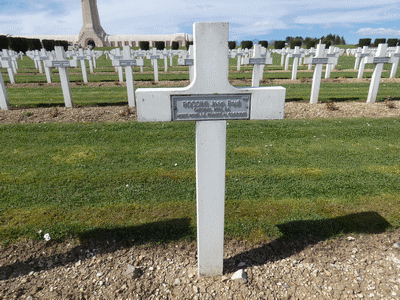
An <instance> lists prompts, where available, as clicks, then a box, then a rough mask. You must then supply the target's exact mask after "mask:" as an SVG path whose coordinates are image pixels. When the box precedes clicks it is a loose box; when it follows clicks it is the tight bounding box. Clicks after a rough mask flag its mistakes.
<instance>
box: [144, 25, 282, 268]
mask: <svg viewBox="0 0 400 300" xmlns="http://www.w3.org/2000/svg"><path fill="white" fill-rule="evenodd" d="M228 34H229V24H228V23H195V24H194V66H193V68H194V79H193V81H192V82H191V84H190V85H189V86H188V87H185V88H159V89H137V90H136V104H137V114H138V121H139V122H168V121H188V120H192V121H196V197H197V242H198V266H199V276H217V275H222V272H223V245H224V207H225V161H226V159H225V156H226V154H225V153H226V120H267V119H283V116H284V107H285V93H286V90H285V89H284V88H283V87H254V88H235V87H233V86H232V85H231V84H230V83H229V80H228V70H229V61H228Z"/></svg>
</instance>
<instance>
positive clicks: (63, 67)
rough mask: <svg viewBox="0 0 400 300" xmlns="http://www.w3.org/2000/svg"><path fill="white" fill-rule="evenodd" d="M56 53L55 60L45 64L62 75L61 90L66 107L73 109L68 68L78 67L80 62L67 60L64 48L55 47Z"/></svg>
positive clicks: (47, 61)
mask: <svg viewBox="0 0 400 300" xmlns="http://www.w3.org/2000/svg"><path fill="white" fill-rule="evenodd" d="M54 51H55V54H56V59H55V60H45V61H44V63H45V65H46V66H47V67H49V68H58V72H59V74H60V81H61V88H62V91H63V95H64V103H65V107H73V103H72V96H71V85H70V83H69V78H68V68H69V67H77V66H78V61H73V60H72V61H71V60H67V59H66V58H65V52H64V48H63V47H61V46H55V47H54Z"/></svg>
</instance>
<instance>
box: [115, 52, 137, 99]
mask: <svg viewBox="0 0 400 300" xmlns="http://www.w3.org/2000/svg"><path fill="white" fill-rule="evenodd" d="M112 65H113V66H114V67H118V68H122V67H125V75H126V88H127V91H128V105H129V107H135V106H136V104H135V86H134V81H133V71H132V67H135V66H139V65H141V66H143V59H133V58H132V55H131V48H130V47H129V46H124V47H123V52H122V59H113V60H112Z"/></svg>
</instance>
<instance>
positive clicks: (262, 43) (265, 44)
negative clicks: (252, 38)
mask: <svg viewBox="0 0 400 300" xmlns="http://www.w3.org/2000/svg"><path fill="white" fill-rule="evenodd" d="M258 43H259V44H260V45H261V46H262V47H264V48H268V41H259V42H258Z"/></svg>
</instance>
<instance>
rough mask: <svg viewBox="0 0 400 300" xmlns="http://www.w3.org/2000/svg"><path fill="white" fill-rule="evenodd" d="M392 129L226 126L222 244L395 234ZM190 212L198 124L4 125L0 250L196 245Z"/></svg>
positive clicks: (380, 122)
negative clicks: (43, 241) (38, 242)
mask: <svg viewBox="0 0 400 300" xmlns="http://www.w3.org/2000/svg"><path fill="white" fill-rule="evenodd" d="M399 122H400V121H399V120H398V119H395V118H387V119H333V120H288V119H285V120H281V121H229V122H228V125H227V162H226V164H227V168H226V212H225V234H226V237H227V238H239V239H248V240H251V241H260V240H267V239H271V238H276V237H280V236H282V234H283V232H282V229H281V228H284V227H285V226H286V227H287V226H297V225H293V224H299V223H296V222H302V224H303V225H304V224H306V225H305V226H303V227H301V229H299V227H296V228H297V230H298V231H299V230H300V232H299V233H300V234H312V235H315V236H334V235H337V234H340V233H343V232H359V231H363V230H365V228H369V229H370V232H374V231H375V230H383V229H387V226H388V224H390V226H393V227H398V226H399V225H400V160H399V159H400V155H399V154H400V131H399V128H400V126H399V125H400V124H399ZM195 211H196V203H195V137H194V123H193V122H174V123H137V122H130V123H77V124H75V123H74V124H32V125H0V242H1V243H10V242H13V241H15V240H17V239H19V238H33V239H39V238H42V236H40V235H39V233H38V232H39V230H42V232H43V233H49V234H50V236H51V237H52V239H53V240H63V239H65V238H69V237H73V238H85V237H87V236H91V237H95V238H107V239H120V240H122V241H127V242H129V241H132V239H135V241H141V240H143V241H144V240H145V241H152V242H165V241H170V240H179V239H194V238H195V235H196V230H195V228H196V215H195ZM359 213H363V214H359ZM352 216H361V217H358V218H357V217H352ZM373 216H379V217H378V218H376V217H373ZM327 220H328V222H329V226H324V227H321V224H322V223H321V222H325V223H324V224H326V222H327ZM304 222H305V223H304Z"/></svg>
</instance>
